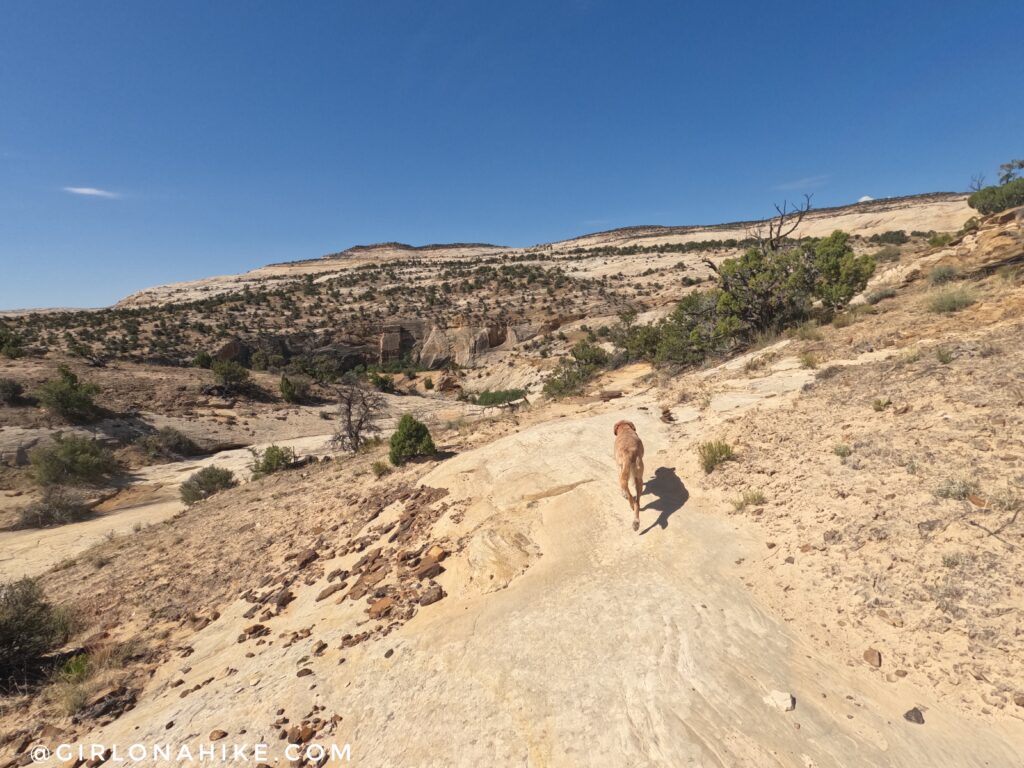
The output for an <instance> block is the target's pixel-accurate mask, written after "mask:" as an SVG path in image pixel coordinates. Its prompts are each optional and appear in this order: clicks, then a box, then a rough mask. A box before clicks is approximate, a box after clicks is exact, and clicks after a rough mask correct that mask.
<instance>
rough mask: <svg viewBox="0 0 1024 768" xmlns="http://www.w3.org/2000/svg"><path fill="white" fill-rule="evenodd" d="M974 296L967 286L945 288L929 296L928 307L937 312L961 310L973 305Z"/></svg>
mask: <svg viewBox="0 0 1024 768" xmlns="http://www.w3.org/2000/svg"><path fill="white" fill-rule="evenodd" d="M973 303H974V296H973V295H972V294H971V292H970V291H968V290H967V289H966V288H944V289H942V290H939V291H935V292H934V293H933V294H932V295H931V296H930V297H929V298H928V309H929V310H930V311H932V312H935V313H937V314H948V313H950V312H959V311H960V310H961V309H965V308H966V307H969V306H971V305H972V304H973Z"/></svg>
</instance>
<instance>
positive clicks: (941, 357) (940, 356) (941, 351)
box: [935, 347, 953, 365]
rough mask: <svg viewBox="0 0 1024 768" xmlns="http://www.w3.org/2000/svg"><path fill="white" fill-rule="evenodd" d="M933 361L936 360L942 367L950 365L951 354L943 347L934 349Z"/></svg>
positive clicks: (951, 360)
mask: <svg viewBox="0 0 1024 768" xmlns="http://www.w3.org/2000/svg"><path fill="white" fill-rule="evenodd" d="M935 359H936V360H938V361H939V362H940V363H942V364H943V365H949V364H950V363H952V362H953V353H952V352H950V351H949V350H948V349H946V348H945V347H936V348H935Z"/></svg>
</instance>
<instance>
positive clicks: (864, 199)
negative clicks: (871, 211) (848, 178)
mask: <svg viewBox="0 0 1024 768" xmlns="http://www.w3.org/2000/svg"><path fill="white" fill-rule="evenodd" d="M874 199H875V198H873V197H872V196H871V195H864V197H858V198H857V202H858V203H870V202H871V201H872V200H874Z"/></svg>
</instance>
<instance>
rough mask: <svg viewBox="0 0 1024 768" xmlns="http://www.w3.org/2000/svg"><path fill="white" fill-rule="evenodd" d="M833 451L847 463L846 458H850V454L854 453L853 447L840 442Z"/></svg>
mask: <svg viewBox="0 0 1024 768" xmlns="http://www.w3.org/2000/svg"><path fill="white" fill-rule="evenodd" d="M832 452H833V453H834V454H835V455H836V456H838V457H839V458H840V459H841V460H842V462H843V464H845V463H846V460H847V459H848V458H850V455H851V454H852V453H853V448H851V447H850V446H848V445H845V444H844V443H839V444H838V445H836V447H835V448H833V449H832Z"/></svg>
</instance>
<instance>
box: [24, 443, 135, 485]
mask: <svg viewBox="0 0 1024 768" xmlns="http://www.w3.org/2000/svg"><path fill="white" fill-rule="evenodd" d="M29 462H30V463H31V464H32V476H33V478H34V479H35V481H36V482H37V483H39V484H40V485H59V484H63V483H97V482H100V481H101V480H103V479H105V478H106V477H107V476H108V475H110V474H111V473H113V472H114V470H115V469H116V468H117V463H116V462H115V461H114V455H113V454H112V453H111V452H110V451H109V450H108V449H107V448H104V447H103V446H102V445H100V444H99V443H97V442H96V441H95V440H90V439H89V438H87V437H79V436H78V435H67V436H64V435H60V434H57V435H55V436H54V438H53V442H52V443H51V444H49V445H43V446H40V447H38V448H36V449H35V450H33V451H32V452H31V453H30V454H29Z"/></svg>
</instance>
